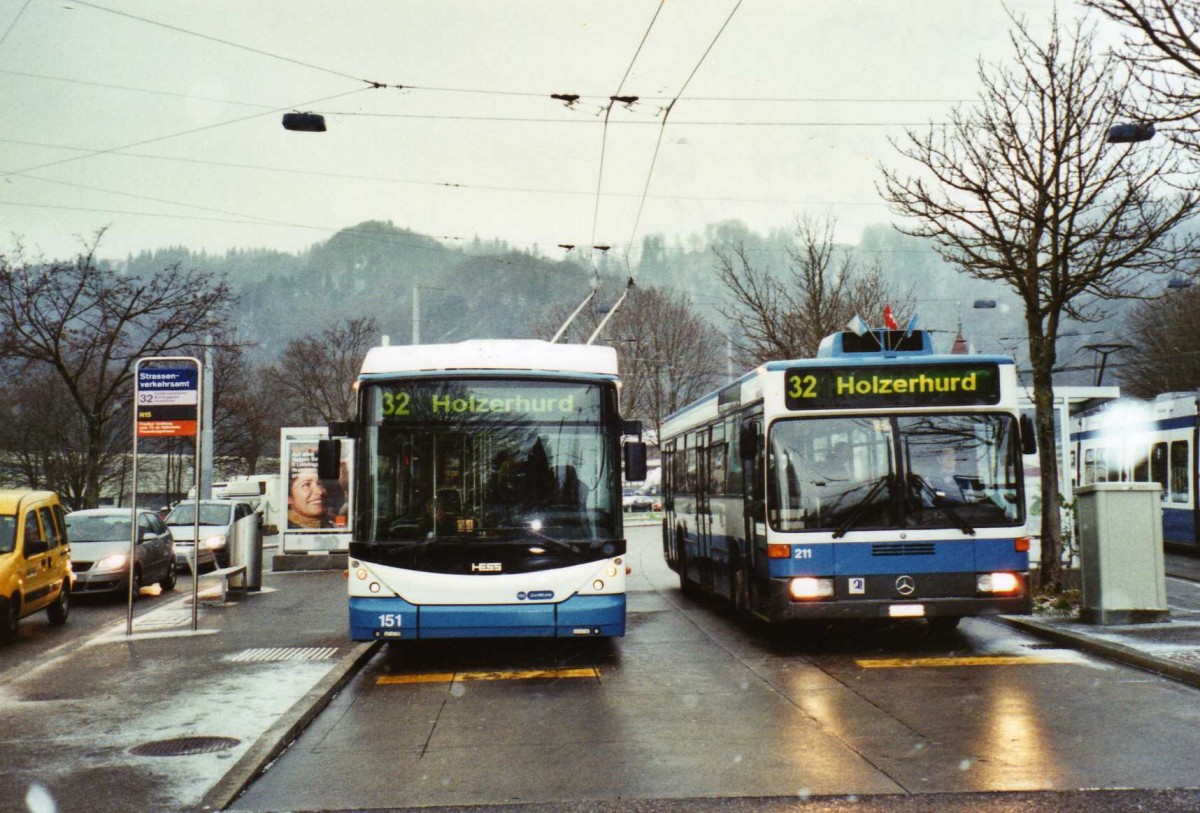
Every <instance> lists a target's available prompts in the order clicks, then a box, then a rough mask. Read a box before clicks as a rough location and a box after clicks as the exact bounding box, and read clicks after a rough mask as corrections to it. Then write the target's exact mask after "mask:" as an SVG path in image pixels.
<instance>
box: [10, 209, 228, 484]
mask: <svg viewBox="0 0 1200 813" xmlns="http://www.w3.org/2000/svg"><path fill="white" fill-rule="evenodd" d="M102 236H103V232H101V233H100V234H98V235H97V236H96V238H95V240H94V241H93V242H92V243H91V244H90V245H89V246H87V247H86V248H85V250H84V251H83V252H82V253H81V254H80V255H79V256H78V257H76V258H75V259H74V260H73V261H71V262H42V263H33V262H28V261H26V260H25V258H24V256H23V254H22V252H21V251H20V249H19V248H18V250H17V254H16V256H15V257H12V258H10V257H8V256H0V335H2V338H0V350H2V352H3V354H4V356H6V357H8V358H11V359H17V360H22V361H26V362H29V363H30V364H31V365H32V366H33V367H31V369H32V368H34V367H41V368H43V369H49V370H52V371H53V372H54V373H55V374H56V375H57V376H58V378H59V379H60V380H61V382H62V384H63V385H64V389H63V391H62V395H61V397H62V398H64V399H67V400H69V402H70V403H72V404H73V405H74V406H75V407H76V408H77V409H78V411H79V415H80V418H81V419H82V421H83V422H84V432H83V436H84V440H83V447H82V449H80V450H79V451H80V452H81V454H82V461H83V463H82V464H83V467H84V472H83V491H82V496H81V498H80V503H81V504H82V505H83V506H84V507H91V506H95V505H97V504H99V499H100V486H101V482H102V481H103V478H104V476H105V456H106V454H107V450H108V445H109V443H110V442H111V438H112V435H111V432H110V429H111V427H112V424H113V421H114V420H117V419H118V416H119V415H121V414H122V413H121V410H122V409H128V407H129V406H130V401H131V400H132V395H133V369H134V366H135V364H136V362H137V360H138V359H139V358H142V357H145V356H161V355H178V354H180V353H181V352H182V351H183V350H184V349H185V348H188V347H194V346H196V345H198V344H199V343H200V341H201V340H202V338H203V337H204V336H205V335H214V336H217V337H220V336H221V329H222V326H223V324H224V323H225V321H226V312H227V310H228V307H229V304H230V302H231V300H232V294H231V292H230V290H229V287H228V286H227V285H226V284H225V282H224V281H223V280H222V281H215V280H213V279H212V278H211V276H210V275H207V274H201V273H199V272H196V271H184V270H182V269H181V268H180V267H179V266H177V265H176V266H171V267H169V268H166V269H164V270H163V271H160V272H158V273H156V274H154V275H153V276H151V277H148V278H140V277H132V276H126V275H123V274H120V273H117V272H115V271H113V270H111V269H108V268H105V267H102V266H101V265H100V264H98V263H97V261H96V257H95V251H96V247H97V246H98V244H99V242H100V238H101V237H102Z"/></svg>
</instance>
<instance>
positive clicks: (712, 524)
mask: <svg viewBox="0 0 1200 813" xmlns="http://www.w3.org/2000/svg"><path fill="white" fill-rule="evenodd" d="M727 449H728V446H727V445H726V443H725V425H724V424H723V423H718V424H717V425H716V426H714V427H713V428H712V437H711V439H710V442H709V446H708V462H707V465H706V468H705V474H706V475H707V480H706V482H707V488H706V492H705V493H706V496H705V502H706V505H707V507H708V538H709V554H710V557H711V562H712V590H713V592H715V593H717V594H719V595H723V596H729V595H732V593H731V581H732V579H731V578H730V564H731V563H733V562H734V561H735V560H736V559H737V557H736V556H735V555H734V545H735V540H733V539H732V538H730V535H729V526H728V523H727V518H726V514H727V513H728V510H729V501H728V499H727V498H726V496H725V471H726V468H727V465H728V457H727Z"/></svg>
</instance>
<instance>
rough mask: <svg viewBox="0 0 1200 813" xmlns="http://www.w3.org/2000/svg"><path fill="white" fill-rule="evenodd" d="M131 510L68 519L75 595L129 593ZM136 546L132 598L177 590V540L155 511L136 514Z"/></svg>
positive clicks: (100, 511)
mask: <svg viewBox="0 0 1200 813" xmlns="http://www.w3.org/2000/svg"><path fill="white" fill-rule="evenodd" d="M133 517H134V512H133V511H132V510H131V509H129V508H92V509H87V510H84V511H74V512H72V513H70V514H67V537H68V538H69V539H70V540H71V570H72V571H74V573H75V585H74V587H72V592H74V593H118V594H124V593H126V592H128V590H129V579H130V572H131V568H130V562H129V546H130V523H131V522H132V521H133ZM136 517H137V525H138V541H137V546H136V547H135V548H134V550H135V551H136V556H135V558H134V562H133V567H132V574H133V576H132V577H133V587H134V590H133V593H134V595H135V596H136V595H137V593H138V591H139V590H141V588H143V587H145V586H146V585H149V584H154V583H158V585H159V586H161V587H162V589H163V590H174V589H175V541H174V540H173V539H172V538H171V532H170V531H168V530H167V526H166V525H164V524H163V521H162V520H161V519H159V518H158V517H157V516H156V515H155V513H154V512H153V511H141V510H139V511H137V512H136Z"/></svg>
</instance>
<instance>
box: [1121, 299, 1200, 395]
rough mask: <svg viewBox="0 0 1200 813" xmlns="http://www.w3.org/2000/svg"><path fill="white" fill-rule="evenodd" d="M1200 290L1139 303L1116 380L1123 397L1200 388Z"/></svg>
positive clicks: (1131, 316) (1127, 332)
mask: <svg viewBox="0 0 1200 813" xmlns="http://www.w3.org/2000/svg"><path fill="white" fill-rule="evenodd" d="M1197 313H1200V288H1185V289H1183V290H1179V291H1175V292H1172V293H1171V294H1170V295H1168V296H1165V297H1162V298H1160V299H1154V300H1149V301H1146V302H1141V303H1138V306H1137V307H1136V308H1135V309H1134V310H1133V312H1132V313H1130V314H1129V318H1128V319H1127V321H1126V330H1125V333H1124V335H1123V336H1122V340H1123V341H1124V342H1126V343H1128V344H1129V345H1130V347H1128V348H1126V349H1124V350H1123V351H1122V352H1121V355H1120V359H1121V363H1120V365H1119V366H1118V367H1117V376H1118V378H1119V380H1120V382H1121V392H1122V394H1125V395H1132V396H1134V397H1135V398H1153V397H1154V396H1155V395H1158V394H1159V393H1161V392H1181V391H1185V390H1196V389H1198V388H1200V330H1198V329H1197V325H1196V314H1197Z"/></svg>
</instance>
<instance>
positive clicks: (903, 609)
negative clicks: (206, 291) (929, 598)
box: [888, 604, 925, 618]
mask: <svg viewBox="0 0 1200 813" xmlns="http://www.w3.org/2000/svg"><path fill="white" fill-rule="evenodd" d="M888 615H890V616H891V617H892V618H923V617H924V616H925V605H924V604H893V605H891V606H890V607H888Z"/></svg>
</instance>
